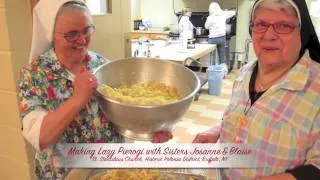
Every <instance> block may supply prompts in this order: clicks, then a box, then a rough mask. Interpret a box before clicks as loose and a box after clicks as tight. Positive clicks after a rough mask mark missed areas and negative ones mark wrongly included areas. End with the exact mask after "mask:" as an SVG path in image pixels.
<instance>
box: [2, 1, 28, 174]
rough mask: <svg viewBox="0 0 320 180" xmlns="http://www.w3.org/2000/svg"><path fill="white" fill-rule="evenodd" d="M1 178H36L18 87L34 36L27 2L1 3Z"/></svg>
mask: <svg viewBox="0 0 320 180" xmlns="http://www.w3.org/2000/svg"><path fill="white" fill-rule="evenodd" d="M0 37H1V40H0V99H1V100H0V114H1V117H0V142H1V143H0V177H1V179H32V175H31V174H32V173H31V172H32V170H31V167H32V166H30V162H31V161H30V159H31V158H32V156H33V155H32V148H31V147H30V146H28V144H26V143H25V141H24V139H23V137H22V134H21V129H20V128H21V121H20V118H19V114H18V105H17V93H16V84H17V80H18V71H19V69H20V68H21V66H22V65H23V64H25V63H26V62H27V58H28V49H29V45H30V37H31V15H30V4H29V2H28V1H27V0H24V1H18V0H0Z"/></svg>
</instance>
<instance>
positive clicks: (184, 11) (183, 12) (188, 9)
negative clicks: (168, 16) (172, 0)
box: [182, 7, 191, 15]
mask: <svg viewBox="0 0 320 180" xmlns="http://www.w3.org/2000/svg"><path fill="white" fill-rule="evenodd" d="M187 12H191V9H190V8H189V7H186V8H183V9H182V15H184V14H185V13H187Z"/></svg>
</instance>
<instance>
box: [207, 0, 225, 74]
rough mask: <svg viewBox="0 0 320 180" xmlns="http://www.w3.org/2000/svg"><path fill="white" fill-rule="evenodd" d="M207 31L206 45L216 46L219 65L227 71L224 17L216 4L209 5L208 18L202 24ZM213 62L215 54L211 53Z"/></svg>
mask: <svg viewBox="0 0 320 180" xmlns="http://www.w3.org/2000/svg"><path fill="white" fill-rule="evenodd" d="M204 27H205V28H206V29H209V38H208V43H210V44H216V45H217V50H218V56H219V64H221V65H222V66H223V67H224V69H226V70H227V69H228V66H227V61H226V16H225V14H224V13H223V11H222V9H221V8H220V6H219V4H218V3H217V2H211V3H210V5H209V16H208V17H207V20H206V22H205V24H204ZM213 60H214V61H215V60H216V52H214V53H213Z"/></svg>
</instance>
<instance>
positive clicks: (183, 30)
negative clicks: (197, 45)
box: [179, 16, 193, 39]
mask: <svg viewBox="0 0 320 180" xmlns="http://www.w3.org/2000/svg"><path fill="white" fill-rule="evenodd" d="M189 18H190V17H189V16H182V17H181V19H180V22H179V33H180V38H181V39H192V38H193V24H192V23H191V21H190V20H189Z"/></svg>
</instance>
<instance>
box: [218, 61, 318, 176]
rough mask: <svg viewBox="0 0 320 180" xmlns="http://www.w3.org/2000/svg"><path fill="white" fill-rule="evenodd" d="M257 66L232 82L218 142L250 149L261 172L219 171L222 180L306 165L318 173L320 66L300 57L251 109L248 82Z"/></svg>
mask: <svg viewBox="0 0 320 180" xmlns="http://www.w3.org/2000/svg"><path fill="white" fill-rule="evenodd" d="M255 64H256V61H255V62H253V63H250V64H248V65H246V66H244V67H243V68H242V69H241V71H240V73H239V75H238V76H237V77H238V78H237V79H236V80H235V83H234V86H233V92H232V98H231V103H230V104H229V106H228V107H227V110H226V111H225V113H224V117H223V122H222V128H221V136H220V142H235V143H245V144H248V145H251V146H253V147H254V148H255V149H256V151H257V154H256V156H257V157H256V160H257V163H258V164H259V165H260V166H262V167H263V168H251V169H222V170H221V171H220V172H221V175H222V178H223V179H254V178H257V177H260V176H268V175H273V174H278V173H283V172H284V171H285V170H287V169H292V168H295V167H297V166H301V165H304V164H313V165H314V166H316V167H318V168H320V64H318V63H316V62H315V61H312V60H311V59H310V58H308V57H307V56H304V57H302V59H301V60H300V61H299V62H298V63H297V64H296V65H295V66H294V67H293V68H291V70H290V71H289V72H288V73H287V74H286V75H285V76H284V77H283V78H282V79H280V80H279V81H278V82H277V83H276V84H274V85H273V86H272V87H271V88H270V89H268V90H267V91H266V92H265V93H264V94H263V95H262V96H261V97H260V98H259V99H258V100H257V101H256V102H255V103H254V104H252V105H251V102H250V98H249V82H250V78H251V74H252V71H253V69H254V66H255ZM245 109H247V110H245ZM245 111H246V112H247V113H246V115H245V113H244V112H245Z"/></svg>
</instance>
